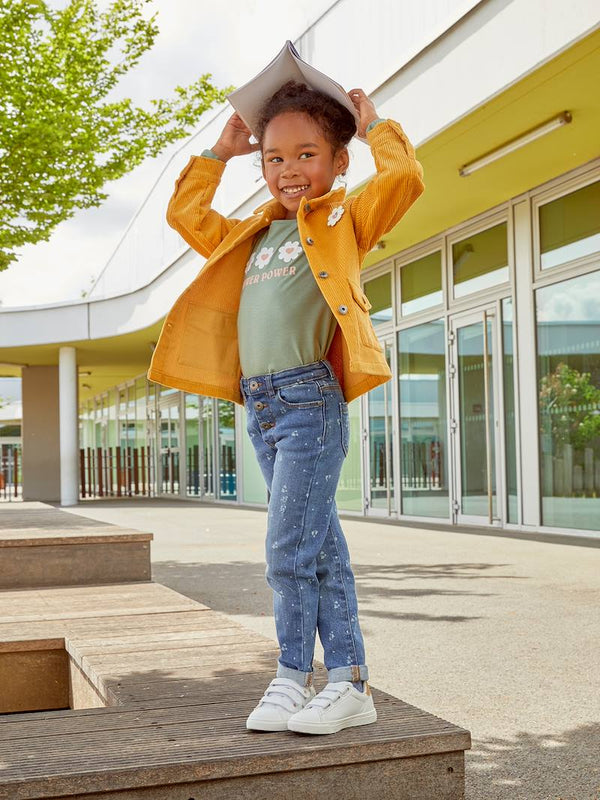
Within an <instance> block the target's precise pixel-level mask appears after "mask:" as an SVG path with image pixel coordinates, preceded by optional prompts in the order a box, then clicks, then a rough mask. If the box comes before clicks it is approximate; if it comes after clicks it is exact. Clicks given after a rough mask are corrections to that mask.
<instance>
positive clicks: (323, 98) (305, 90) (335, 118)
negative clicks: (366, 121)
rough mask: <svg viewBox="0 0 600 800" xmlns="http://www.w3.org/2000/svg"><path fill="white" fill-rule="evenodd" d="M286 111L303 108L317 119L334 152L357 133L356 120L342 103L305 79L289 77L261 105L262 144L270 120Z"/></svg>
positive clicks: (303, 111)
mask: <svg viewBox="0 0 600 800" xmlns="http://www.w3.org/2000/svg"><path fill="white" fill-rule="evenodd" d="M286 111H299V112H302V113H304V114H307V115H308V116H309V117H311V118H312V119H314V120H315V121H316V122H317V123H318V124H319V126H320V127H321V129H322V132H323V136H324V137H325V139H327V141H328V142H329V143H330V144H331V146H332V148H333V150H334V152H335V151H337V150H339V148H341V147H345V146H346V145H347V144H348V142H349V141H350V139H352V137H353V136H354V134H355V133H356V120H355V119H354V116H353V114H352V113H351V112H350V111H349V110H348V109H347V108H345V107H344V106H343V105H342V104H341V103H338V101H337V100H334V98H333V97H330V96H329V95H328V94H325V93H324V92H321V91H319V90H318V89H310V88H309V87H308V86H307V85H306V84H305V83H299V82H298V81H288V82H287V83H284V84H283V86H282V87H281V88H280V89H278V90H277V91H276V92H275V94H273V95H272V96H271V97H270V98H269V99H268V100H267V102H266V103H265V104H264V105H263V107H262V108H261V109H260V112H259V117H258V123H257V126H256V127H257V130H256V138H257V139H258V141H259V143H260V145H261V147H262V143H263V139H264V135H265V131H266V129H267V125H268V124H269V122H271V120H272V119H273V118H274V117H277V116H278V115H279V114H284V113H285V112H286Z"/></svg>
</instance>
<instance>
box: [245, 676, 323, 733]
mask: <svg viewBox="0 0 600 800" xmlns="http://www.w3.org/2000/svg"><path fill="white" fill-rule="evenodd" d="M315 694H316V692H315V688H314V686H300V684H299V683H296V681H293V680H291V679H290V678H273V680H272V681H271V683H270V684H269V685H268V686H267V688H266V690H265V693H264V695H263V696H262V697H261V699H260V700H259V701H258V705H257V706H256V708H255V709H254V711H252V713H251V714H250V716H249V717H248V719H247V720H246V727H247V728H249V729H250V730H253V731H286V730H287V723H288V719H289V718H290V717H291V716H292V714H295V713H296V711H299V710H300V709H302V708H304V706H305V705H306V704H307V703H308V701H309V700H312V698H313V697H315Z"/></svg>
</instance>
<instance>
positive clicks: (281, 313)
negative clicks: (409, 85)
mask: <svg viewBox="0 0 600 800" xmlns="http://www.w3.org/2000/svg"><path fill="white" fill-rule="evenodd" d="M382 121H383V120H382V119H377V120H374V121H373V122H371V123H370V124H369V126H368V127H367V131H369V130H370V129H371V128H374V127H375V125H377V124H378V123H379V122H382ZM202 155H203V156H206V157H208V158H218V156H216V155H215V153H213V151H212V150H204V151H203V152H202ZM336 326H337V321H336V319H335V317H334V316H333V314H332V312H331V309H330V308H329V306H328V305H327V303H326V301H325V299H324V297H323V295H322V294H321V290H320V289H319V287H318V286H317V283H316V281H315V278H314V275H313V274H312V272H311V270H310V267H309V265H308V261H307V259H306V255H305V254H304V251H303V249H302V247H301V245H300V236H299V234H298V223H297V221H296V220H295V219H281V220H273V222H272V223H271V226H270V227H269V228H268V229H267V230H266V231H265V233H264V234H263V236H262V237H260V238H259V239H258V241H257V242H256V245H255V246H254V249H253V251H252V253H251V255H250V258H249V259H248V263H247V264H246V274H245V276H244V282H243V285H242V295H241V297H240V308H239V312H238V321H237V328H238V344H239V355H240V364H241V368H242V375H243V376H244V377H245V378H250V377H252V376H253V375H264V374H266V373H268V372H277V371H279V370H282V369H289V368H290V367H297V366H299V365H301V364H312V362H313V361H318V360H319V359H321V358H324V357H325V356H326V355H327V351H328V350H329V346H330V344H331V341H332V339H333V335H334V333H335V329H336Z"/></svg>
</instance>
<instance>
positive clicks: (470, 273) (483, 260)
mask: <svg viewBox="0 0 600 800" xmlns="http://www.w3.org/2000/svg"><path fill="white" fill-rule="evenodd" d="M452 271H453V275H454V297H457V298H458V297H464V296H465V295H468V294H472V293H473V292H480V291H482V290H483V289H490V288H491V287H492V286H497V285H498V284H500V283H505V282H506V281H508V279H509V272H508V247H507V239H506V223H505V222H503V223H502V224H500V225H495V226H494V227H493V228H488V229H487V230H485V231H481V233H476V234H474V235H473V236H469V237H468V238H467V239H462V240H461V241H460V242H456V243H455V244H453V245H452Z"/></svg>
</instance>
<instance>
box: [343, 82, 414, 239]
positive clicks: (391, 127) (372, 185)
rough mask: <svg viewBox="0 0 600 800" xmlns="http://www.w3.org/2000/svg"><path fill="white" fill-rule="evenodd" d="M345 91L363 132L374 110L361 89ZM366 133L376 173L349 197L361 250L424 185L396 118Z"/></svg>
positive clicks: (397, 217) (393, 222)
mask: <svg viewBox="0 0 600 800" xmlns="http://www.w3.org/2000/svg"><path fill="white" fill-rule="evenodd" d="M349 95H350V98H351V99H352V102H353V103H354V105H355V106H356V108H357V110H358V111H359V113H360V116H361V120H360V125H359V133H361V135H365V132H366V129H367V127H368V125H369V124H370V123H371V122H372V121H374V120H376V119H377V118H378V116H377V112H376V111H375V107H374V106H373V104H372V102H371V101H370V100H369V98H368V97H367V96H366V95H365V94H364V92H362V90H360V89H354V90H352V92H349ZM366 137H367V141H368V142H369V145H370V147H371V152H372V153H373V158H374V159H375V167H376V169H377V173H376V175H375V176H374V177H373V178H372V179H371V180H370V181H369V182H368V183H367V185H366V186H365V188H364V189H363V190H362V191H361V192H360V193H359V194H357V195H355V196H354V197H351V198H350V213H351V215H352V220H353V223H354V230H355V232H356V239H357V242H358V246H359V249H360V250H361V251H363V252H364V253H367V252H368V251H369V250H371V249H372V248H373V247H374V246H375V244H376V243H377V241H378V240H379V239H380V238H381V237H382V236H384V235H385V234H386V233H388V232H389V231H390V230H391V229H392V228H393V227H394V225H396V223H397V222H398V221H399V220H400V219H401V218H402V217H403V216H404V214H405V213H406V212H407V211H408V209H409V208H410V207H411V205H412V204H413V203H414V202H415V200H416V199H417V198H418V197H419V196H420V195H421V194H422V193H423V191H424V189H425V184H424V183H423V167H422V166H421V164H420V162H419V161H417V159H416V157H415V150H414V148H413V146H412V144H411V143H410V142H409V140H408V138H407V136H406V134H405V133H404V131H403V130H402V126H401V125H400V123H399V122H395V121H394V120H384V121H382V122H379V123H378V124H377V125H375V126H374V127H372V128H371V130H369V131H368V132H367V133H366Z"/></svg>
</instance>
